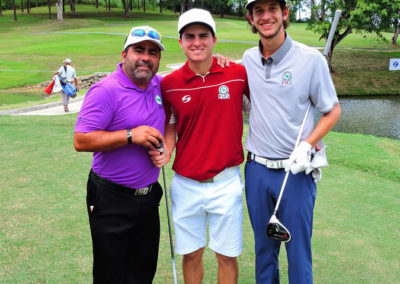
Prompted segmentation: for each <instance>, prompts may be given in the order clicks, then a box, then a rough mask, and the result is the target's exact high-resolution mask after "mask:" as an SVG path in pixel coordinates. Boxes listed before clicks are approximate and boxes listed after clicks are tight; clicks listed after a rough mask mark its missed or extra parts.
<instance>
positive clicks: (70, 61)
mask: <svg viewBox="0 0 400 284" xmlns="http://www.w3.org/2000/svg"><path fill="white" fill-rule="evenodd" d="M64 63H68V64H71V63H72V60H71V59H69V58H67V59H65V60H64Z"/></svg>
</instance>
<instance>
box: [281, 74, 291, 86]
mask: <svg viewBox="0 0 400 284" xmlns="http://www.w3.org/2000/svg"><path fill="white" fill-rule="evenodd" d="M282 85H284V86H291V85H293V75H292V73H291V72H290V71H285V72H283V73H282Z"/></svg>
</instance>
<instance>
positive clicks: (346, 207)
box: [0, 114, 400, 284]
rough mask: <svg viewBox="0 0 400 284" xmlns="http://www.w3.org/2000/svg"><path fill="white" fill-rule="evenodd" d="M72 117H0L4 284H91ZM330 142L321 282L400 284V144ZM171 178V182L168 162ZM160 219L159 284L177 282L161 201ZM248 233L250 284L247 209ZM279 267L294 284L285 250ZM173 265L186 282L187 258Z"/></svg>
mask: <svg viewBox="0 0 400 284" xmlns="http://www.w3.org/2000/svg"><path fill="white" fill-rule="evenodd" d="M75 120H76V114H70V115H65V116H53V117H36V116H30V117H25V116H0V129H1V135H0V155H1V159H0V176H1V183H0V216H1V218H0V283H90V282H91V265H92V263H91V262H92V259H91V240H90V232H89V225H88V219H87V213H86V209H85V190H86V189H85V183H86V179H87V174H88V172H89V169H90V164H91V159H92V158H91V154H90V153H77V152H75V151H74V149H73V146H72V137H73V127H74V124H75ZM246 129H247V127H246ZM244 136H245V135H244ZM244 138H245V137H244ZM244 138H243V139H244ZM325 142H326V144H327V145H328V146H329V147H328V149H327V153H328V157H329V162H330V167H329V168H328V169H325V170H324V171H323V174H324V176H323V179H322V181H321V183H320V184H319V185H318V195H317V202H316V208H315V216H314V234H313V267H314V279H315V283H327V284H329V283H332V284H334V283H360V284H364V283H398V279H399V272H398V271H399V269H400V262H399V259H398V256H399V255H400V242H399V241H398V240H397V238H398V235H399V233H400V212H399V210H398V209H399V208H400V192H399V188H400V172H399V171H398V169H399V168H400V141H396V140H391V139H385V138H376V137H373V136H364V135H358V134H354V135H353V134H342V133H334V132H333V133H330V134H329V135H328V136H327V137H326V139H325ZM242 170H243V165H242ZM166 175H167V183H168V185H169V183H170V181H171V179H172V175H173V172H172V170H171V165H170V164H169V165H167V166H166ZM160 181H161V179H160ZM160 214H161V220H162V227H161V244H160V255H159V264H158V269H157V274H156V277H155V281H154V283H172V279H173V278H172V269H171V258H170V250H169V240H168V228H167V222H166V211H165V200H164V198H163V199H162V200H161V205H160ZM243 233H244V236H243V240H244V244H243V245H244V250H243V253H242V255H241V256H240V257H239V267H240V276H239V277H240V279H239V283H241V284H247V283H248V284H251V283H255V281H254V241H253V236H252V229H251V226H250V222H249V218H248V215H247V210H246V209H245V210H244V223H243ZM204 260H205V280H204V283H217V274H216V273H217V271H216V259H215V256H214V255H213V253H212V252H211V251H210V250H209V249H207V250H206V253H205V258H204ZM280 260H281V279H282V283H287V276H286V274H287V262H286V257H285V252H284V250H282V252H281V257H280ZM176 263H177V270H178V277H179V283H183V278H182V269H181V257H180V256H176Z"/></svg>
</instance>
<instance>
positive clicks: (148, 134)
mask: <svg viewBox="0 0 400 284" xmlns="http://www.w3.org/2000/svg"><path fill="white" fill-rule="evenodd" d="M163 50H165V48H164V45H163V44H162V42H161V36H160V34H159V33H158V32H157V31H156V30H155V29H153V28H151V27H148V26H140V27H133V28H132V29H131V31H130V32H129V34H128V36H127V38H126V41H125V44H124V47H123V51H122V62H121V63H119V64H118V65H117V70H116V71H115V72H113V73H112V74H110V75H109V76H107V77H106V78H104V79H103V80H101V81H100V82H98V83H96V84H94V85H93V86H92V87H91V88H90V89H89V91H88V92H87V94H86V96H85V100H84V102H83V105H82V108H81V111H80V113H79V115H78V118H77V122H76V126H75V134H74V147H75V149H76V150H77V151H89V152H93V163H92V168H91V171H90V173H89V178H88V181H87V198H86V202H87V211H88V215H89V223H90V231H91V236H92V244H93V282H94V283H143V284H150V283H152V281H153V278H154V275H155V272H156V268H157V258H158V249H159V241H160V220H159V211H158V208H159V204H160V200H161V197H162V194H163V192H162V188H161V186H160V184H159V183H158V177H159V173H160V169H159V168H157V167H156V166H155V165H154V164H153V163H152V160H151V155H150V152H151V151H156V148H157V147H158V146H160V142H159V141H164V138H163V133H164V126H165V113H164V108H163V103H162V100H161V97H162V96H161V89H160V82H161V77H160V76H158V75H156V73H157V71H158V68H159V63H160V58H161V51H163ZM156 152H157V153H158V155H159V156H160V157H161V158H162V157H164V155H160V152H158V151H156ZM164 153H165V154H167V155H168V152H167V149H165V151H164ZM160 157H159V158H160ZM161 162H162V159H161Z"/></svg>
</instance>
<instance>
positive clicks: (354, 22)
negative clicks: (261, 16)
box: [307, 0, 400, 71]
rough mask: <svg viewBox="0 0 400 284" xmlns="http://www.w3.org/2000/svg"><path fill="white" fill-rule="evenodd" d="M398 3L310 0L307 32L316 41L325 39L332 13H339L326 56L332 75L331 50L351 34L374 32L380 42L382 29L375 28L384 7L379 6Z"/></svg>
mask: <svg viewBox="0 0 400 284" xmlns="http://www.w3.org/2000/svg"><path fill="white" fill-rule="evenodd" d="M399 1H400V0H390V1H389V0H388V1H385V0H319V1H318V0H310V7H311V18H310V21H309V23H308V27H307V28H308V29H310V30H313V31H314V32H316V33H318V34H320V35H321V37H320V39H325V40H326V39H328V35H329V30H330V27H331V23H332V20H333V16H334V14H335V11H336V10H341V11H342V17H341V19H340V21H339V23H338V26H337V29H336V32H335V35H334V37H333V40H332V45H331V48H330V50H329V53H328V55H327V60H328V65H329V68H330V70H331V71H333V68H332V65H331V59H332V55H333V50H334V49H335V47H336V46H337V45H338V44H339V43H340V42H341V41H342V40H343V39H344V38H345V37H346V36H348V35H349V34H351V33H353V32H359V33H366V32H374V33H376V34H377V36H378V37H380V38H383V36H382V31H384V30H385V28H386V27H385V25H380V24H377V23H378V22H379V21H382V19H386V18H385V14H386V12H385V9H387V6H386V5H384V3H383V2H390V3H393V2H399Z"/></svg>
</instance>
